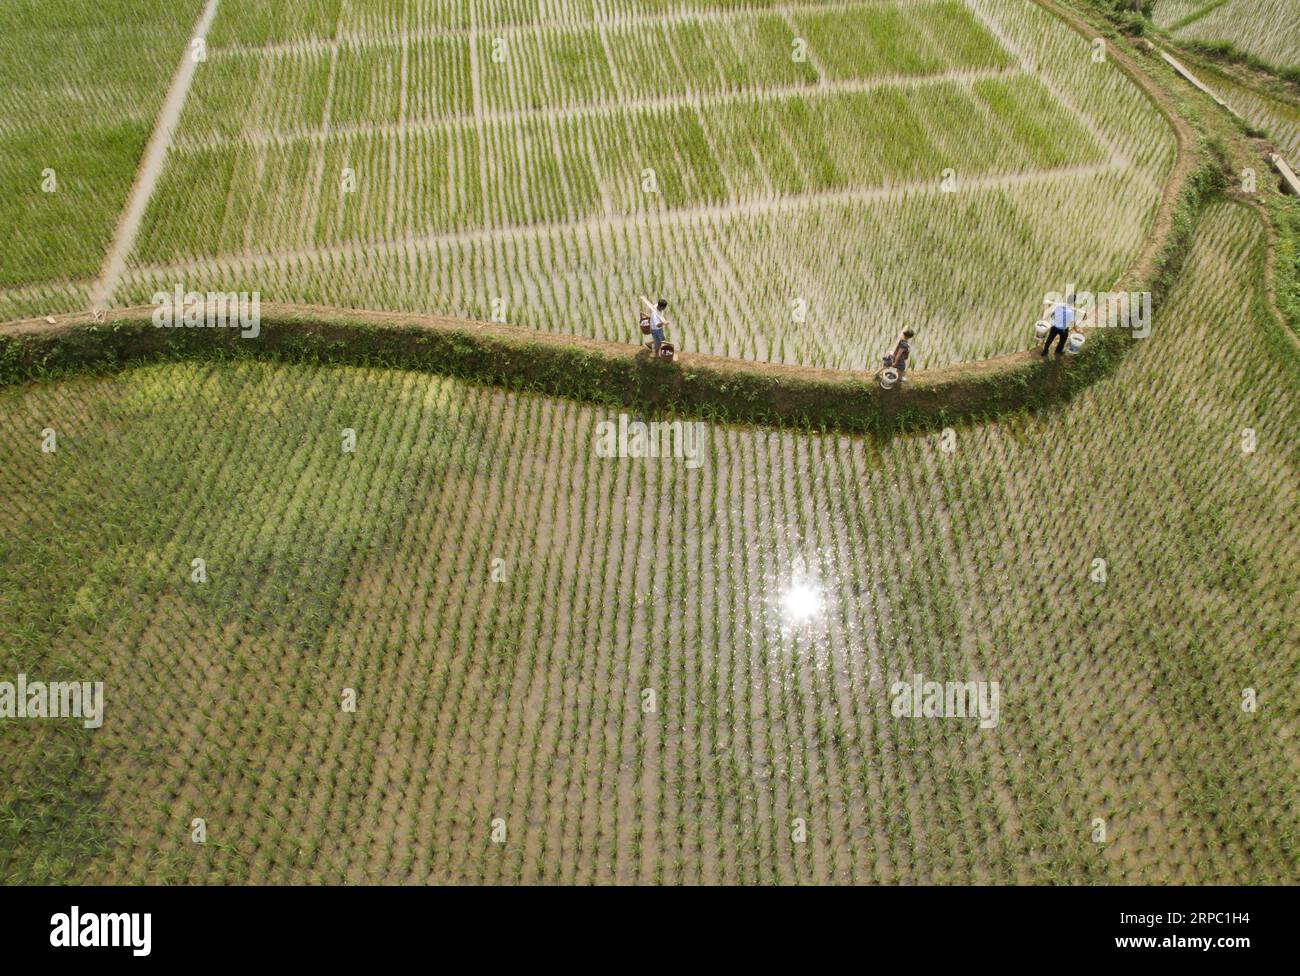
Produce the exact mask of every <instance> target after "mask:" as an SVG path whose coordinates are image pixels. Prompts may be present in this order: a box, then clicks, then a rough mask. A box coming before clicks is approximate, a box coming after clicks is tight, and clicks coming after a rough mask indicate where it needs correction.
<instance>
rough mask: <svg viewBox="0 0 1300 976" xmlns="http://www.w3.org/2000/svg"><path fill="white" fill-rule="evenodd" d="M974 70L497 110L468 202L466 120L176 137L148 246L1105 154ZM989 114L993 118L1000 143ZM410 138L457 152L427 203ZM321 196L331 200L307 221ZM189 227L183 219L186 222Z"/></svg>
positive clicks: (427, 228) (569, 210) (846, 182)
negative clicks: (791, 89)
mask: <svg viewBox="0 0 1300 976" xmlns="http://www.w3.org/2000/svg"><path fill="white" fill-rule="evenodd" d="M980 84H983V85H984V86H985V87H984V89H983V91H986V92H987V97H985V96H984V95H983V94H981V91H982V89H981V88H980V87H979V85H978V84H977V86H976V88H975V89H972V88H970V87H968V86H965V85H960V84H958V83H955V82H942V83H927V84H924V85H918V86H915V87H908V88H902V89H892V88H883V89H877V90H870V91H864V92H845V93H832V94H820V93H817V94H809V95H807V96H799V97H790V98H785V99H762V98H759V99H753V100H750V99H745V98H742V99H739V100H733V101H727V102H723V103H719V104H712V105H706V106H704V107H703V108H701V109H698V110H697V109H694V108H690V107H686V106H682V107H669V106H663V107H657V106H651V107H648V108H644V109H639V110H631V111H608V112H601V113H598V114H595V115H584V116H575V117H559V118H555V119H552V118H548V117H545V116H536V117H532V118H523V119H518V120H512V121H499V122H492V123H488V124H487V125H486V126H484V127H483V129H482V133H483V139H484V158H485V160H486V167H487V168H486V171H485V174H484V176H485V183H484V186H486V189H487V194H488V196H487V198H486V200H482V199H480V200H478V201H477V203H478V204H479V206H475V205H474V204H473V203H472V201H474V198H475V197H481V196H482V189H481V187H480V186H479V185H478V184H477V183H476V182H475V181H474V180H475V178H476V177H477V173H476V171H475V170H474V169H473V168H472V167H471V166H467V165H465V163H466V161H470V160H472V157H473V155H474V152H475V143H474V136H475V132H476V131H477V130H476V129H475V128H474V127H472V126H470V125H469V124H462V123H453V124H450V125H445V126H438V127H433V128H429V129H421V130H416V133H415V134H413V135H411V137H410V138H407V137H405V136H404V135H403V134H402V133H357V134H353V135H348V136H335V137H330V138H329V139H326V140H319V139H297V140H288V141H284V142H279V141H277V142H272V143H269V144H261V145H257V146H251V145H242V146H241V144H239V143H235V144H230V145H226V146H224V147H220V148H211V149H199V150H180V151H176V152H173V153H172V154H171V162H170V163H169V168H168V170H167V172H166V176H165V178H164V180H163V183H162V185H161V186H160V187H159V190H158V193H157V195H156V196H155V198H154V202H153V205H152V206H151V208H150V211H149V214H148V215H147V219H146V228H145V231H144V232H143V233H142V236H141V243H140V246H139V248H138V251H137V256H138V260H140V261H142V262H145V263H162V262H167V261H169V260H180V259H190V258H194V257H198V256H202V255H204V254H207V255H212V256H216V255H219V254H238V253H242V252H243V251H244V250H245V249H244V248H240V247H234V248H233V249H231V247H230V246H231V245H232V244H234V243H235V241H234V240H233V239H232V237H231V236H230V234H228V233H220V234H215V235H214V234H212V232H211V229H212V228H215V227H221V226H236V225H238V226H242V227H243V228H244V229H245V231H248V233H246V234H245V235H244V236H245V237H247V238H248V240H249V242H250V246H251V243H252V242H253V241H256V242H257V247H258V249H261V250H267V251H275V250H284V249H293V248H300V247H306V246H313V245H314V246H330V245H334V244H338V243H341V242H344V241H380V240H382V239H384V237H385V235H386V234H388V233H392V232H394V231H395V232H397V233H399V234H402V235H409V234H415V233H438V232H448V231H453V230H472V229H474V228H476V227H515V226H518V227H524V226H528V225H532V224H538V223H555V222H563V221H571V220H578V219H582V218H585V217H593V216H599V215H602V214H603V215H607V216H609V215H627V214H635V213H650V212H659V211H664V210H672V209H677V208H683V207H704V206H718V205H724V204H725V205H737V204H740V203H742V202H743V201H747V200H753V199H763V198H769V197H771V196H773V195H774V194H775V195H800V194H817V193H831V192H852V191H863V190H868V189H871V188H874V187H883V186H886V185H892V184H898V183H912V182H921V183H931V184H934V183H937V182H938V181H939V180H940V179H941V178H942V177H943V176H944V174H945V171H946V170H952V171H954V172H957V173H958V176H959V177H960V178H974V177H980V176H984V175H987V174H989V173H999V172H1000V173H1016V172H1022V171H1025V170H1030V169H1037V168H1048V167H1058V166H1062V165H1065V164H1067V163H1070V164H1075V165H1085V164H1094V163H1100V162H1101V161H1102V160H1103V159H1104V158H1105V153H1104V151H1103V150H1102V148H1101V147H1100V146H1099V145H1097V143H1096V142H1095V140H1093V138H1092V137H1091V136H1090V135H1089V134H1088V133H1087V131H1086V130H1085V129H1083V128H1082V126H1080V125H1079V124H1078V123H1077V122H1074V121H1073V120H1072V119H1068V118H1064V119H1063V118H1062V115H1061V112H1060V111H1059V108H1058V107H1057V106H1056V104H1055V103H1054V102H1053V101H1052V99H1051V98H1050V97H1049V96H1048V95H1047V93H1046V92H1045V91H1044V90H1043V89H1042V87H1041V85H1039V83H1038V82H1037V81H1036V80H1034V79H1033V78H1030V77H1028V76H1023V75H1022V76H1015V77H1008V78H1007V79H1005V80H1001V79H1000V80H997V81H987V82H984V83H980ZM990 131H994V132H997V133H998V134H999V138H998V139H997V140H996V141H995V142H992V143H990V142H989V141H988V133H989V132H990ZM417 145H422V146H423V147H424V148H425V149H426V150H427V151H441V152H444V153H454V154H455V157H456V159H457V160H458V161H459V162H457V163H456V164H455V165H450V164H449V165H448V166H447V168H446V172H447V173H448V181H447V182H438V183H436V184H434V185H431V186H429V187H427V188H426V189H425V190H423V191H422V192H423V202H425V203H427V204H429V205H428V206H408V205H407V202H406V201H403V200H402V199H401V197H402V195H403V194H404V193H405V192H409V190H410V189H411V188H412V187H413V186H416V185H417V184H416V183H415V182H414V181H413V180H412V179H411V178H410V175H409V174H410V172H411V170H412V168H413V167H427V166H428V165H429V160H427V159H423V158H421V157H420V156H419V154H418V152H417V150H416V149H415V147H416V146H417ZM438 147H441V149H438ZM236 158H238V159H240V160H242V163H241V164H240V165H239V166H237V167H236V169H237V171H239V172H247V173H248V174H249V179H250V181H252V180H258V179H260V180H261V182H262V184H263V185H261V186H256V185H254V183H253V182H248V183H235V184H230V183H227V182H226V180H225V178H224V176H223V175H222V174H224V173H226V172H227V171H228V170H229V169H230V168H231V167H232V166H234V165H235V163H234V161H235V160H236ZM250 167H251V168H250ZM345 169H348V170H351V171H352V173H353V177H354V178H353V181H352V182H353V188H352V189H351V190H341V189H340V188H341V187H342V186H343V185H344V182H345V181H346V180H347V175H346V174H345V172H344V170H345ZM223 187H224V188H225V189H223ZM268 187H273V188H274V189H268ZM248 193H253V194H255V196H256V199H255V200H254V201H250V200H249V198H248V196H247V194H248ZM314 203H317V204H319V206H320V207H321V210H322V217H321V219H319V220H316V221H315V222H314V224H313V222H312V219H311V213H312V207H313V204H314ZM393 208H400V211H398V212H394V209H393ZM235 214H238V215H239V218H238V219H234V217H233V215H235ZM475 220H477V223H475ZM247 221H251V224H250V223H248V222H247ZM180 228H187V229H188V230H187V232H186V235H185V236H184V237H181V236H178V235H177V231H178V229H180ZM205 228H206V229H205ZM237 236H238V235H236V237H237Z"/></svg>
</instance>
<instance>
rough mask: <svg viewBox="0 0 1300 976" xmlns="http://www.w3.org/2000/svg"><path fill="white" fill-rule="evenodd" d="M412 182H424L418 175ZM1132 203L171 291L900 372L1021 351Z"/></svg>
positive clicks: (1096, 264) (761, 223)
mask: <svg viewBox="0 0 1300 976" xmlns="http://www.w3.org/2000/svg"><path fill="white" fill-rule="evenodd" d="M435 156H436V154H434V153H429V154H427V156H426V157H425V158H426V159H427V160H429V161H430V162H431V163H432V162H433V161H434V157H435ZM474 158H475V157H474V156H473V154H470V155H469V156H467V157H466V159H465V163H466V164H467V165H473V162H474ZM413 178H415V179H418V180H424V181H430V182H432V177H431V175H430V174H427V173H426V174H424V175H421V176H419V177H418V178H416V177H413ZM444 178H445V179H448V180H450V179H452V177H451V176H450V175H449V176H447V177H444ZM469 182H471V183H472V182H473V180H472V179H470V180H469ZM1147 197H1148V194H1147V190H1146V188H1145V187H1143V186H1141V185H1140V184H1138V183H1137V182H1136V181H1135V180H1134V179H1133V178H1132V177H1131V175H1127V174H1123V173H1106V174H1103V175H1101V176H1088V175H1080V176H1073V177H1070V178H1068V179H1061V180H1059V181H1052V182H1044V183H1027V184H1024V185H1020V186H1014V187H1008V188H998V187H989V188H983V189H974V188H971V189H966V190H962V191H959V192H958V193H957V194H942V193H937V192H926V193H921V192H917V191H905V190H897V191H892V192H891V193H890V194H889V195H888V196H887V197H885V198H882V199H880V200H872V201H863V202H852V203H843V204H835V205H818V206H807V207H802V206H801V207H793V208H789V209H779V210H776V211H774V212H770V213H763V214H733V215H727V216H721V215H718V216H707V217H699V218H696V219H693V220H690V221H688V222H682V221H679V220H673V219H660V218H657V217H655V216H648V217H647V218H646V219H645V221H644V222H643V223H639V224H636V225H632V224H624V225H612V226H609V227H603V228H599V229H586V228H582V227H573V228H563V229H554V230H547V231H545V232H540V233H537V234H517V233H514V234H510V235H508V236H501V237H497V238H495V239H490V240H469V241H464V242H455V241H444V242H437V243H433V244H419V245H412V246H410V247H400V248H395V249H393V250H391V251H387V252H384V253H368V254H364V255H363V254H340V255H321V256H318V257H303V258H294V259H288V260H286V261H284V262H274V263H266V262H259V263H252V262H249V263H247V264H245V263H244V262H241V261H239V260H237V259H236V260H231V261H229V262H223V263H222V265H221V266H219V267H214V268H211V269H207V270H204V269H201V268H200V269H195V270H187V271H186V272H185V279H186V281H187V282H193V283H194V287H203V288H209V287H211V288H217V287H223V288H227V289H229V288H235V286H236V285H238V286H239V288H238V289H236V290H247V291H253V290H257V291H259V292H260V293H261V295H262V296H263V297H264V298H265V299H267V300H272V299H276V300H284V301H296V302H308V303H318V304H332V305H340V306H346V307H359V308H385V309H394V310H400V311H418V312H434V313H439V314H446V315H452V316H461V317H466V318H470V319H478V320H491V319H494V318H499V317H501V316H502V315H504V317H505V318H506V320H507V321H508V322H510V323H512V324H516V325H520V326H525V327H529V328H534V329H539V330H543V331H550V332H556V333H560V334H569V335H580V336H590V337H593V338H600V339H607V340H612V341H615V342H625V341H634V340H635V335H634V323H633V319H632V311H633V308H632V306H633V304H634V300H635V296H636V295H638V294H643V293H645V292H646V291H647V289H649V290H650V291H652V292H659V293H662V294H665V295H667V296H669V297H670V298H671V300H672V301H673V303H674V307H675V308H676V309H677V313H676V317H675V321H676V323H677V325H676V331H675V336H676V338H677V339H678V340H679V341H680V342H681V343H682V348H683V349H685V350H686V351H687V352H688V353H689V352H700V353H711V354H716V355H724V356H732V357H737V358H743V359H757V360H774V361H778V362H788V363H800V364H804V365H813V366H824V367H828V368H845V369H862V368H869V367H873V366H874V365H875V363H876V362H877V359H876V357H877V356H879V355H880V354H881V351H882V350H883V349H884V348H885V347H886V346H887V345H888V343H889V342H890V341H891V340H892V339H893V337H894V335H895V334H896V333H897V330H898V329H899V328H900V327H901V326H902V325H904V324H906V325H908V326H910V327H912V328H914V329H915V330H916V331H917V332H918V336H919V338H918V341H917V342H916V343H915V345H914V348H915V350H916V357H917V365H918V366H921V367H924V366H938V365H945V364H948V363H953V362H961V361H968V360H972V359H982V358H985V357H987V356H991V355H997V354H1000V353H1006V352H1013V351H1017V350H1020V349H1023V348H1026V347H1027V346H1028V345H1029V344H1030V343H1031V342H1032V331H1031V326H1032V323H1033V322H1034V321H1035V319H1036V318H1037V317H1038V316H1039V315H1040V314H1041V311H1042V299H1043V296H1044V295H1045V294H1046V293H1047V292H1049V291H1063V290H1065V289H1066V288H1068V287H1069V285H1070V284H1071V283H1081V284H1083V283H1086V285H1087V286H1088V288H1089V290H1093V291H1102V290H1106V289H1108V288H1109V287H1110V286H1112V285H1113V284H1114V283H1115V281H1116V280H1117V279H1118V277H1119V276H1120V274H1121V273H1122V272H1123V269H1124V268H1125V267H1126V266H1127V264H1128V263H1129V262H1130V261H1131V260H1132V258H1133V255H1134V254H1135V253H1136V252H1137V249H1138V248H1139V247H1140V245H1141V241H1142V239H1143V235H1144V234H1145V233H1146V231H1147V229H1148V227H1149V223H1150V221H1151V219H1152V217H1153V209H1152V207H1151V204H1150V201H1149V200H1148V198H1147ZM401 199H403V200H406V199H408V198H407V197H406V195H405V194H403V195H401ZM412 219H413V218H411V217H408V216H406V215H403V216H402V217H401V220H402V222H403V223H409V222H410V221H411V220H412ZM1061 226H1069V227H1070V228H1071V229H1072V232H1071V233H1069V234H1062V233H1059V228H1060V227H1061ZM862 227H870V228H871V233H870V234H869V235H867V236H865V237H864V236H863V235H862V232H861V228H862ZM1062 268H1067V269H1070V274H1069V277H1070V280H1069V281H1067V280H1063V279H1062V275H1063V272H1062V271H1061V269H1062ZM174 277H175V275H174V273H171V272H167V271H165V270H164V271H150V272H145V273H139V274H138V275H137V277H136V278H135V279H134V280H133V281H132V282H131V283H130V284H129V286H128V287H127V288H126V289H125V290H124V291H123V292H122V293H121V294H119V296H118V299H117V300H118V301H120V302H123V303H137V302H147V301H148V300H149V297H150V295H151V294H152V293H153V292H154V291H155V290H157V289H159V288H170V287H171V285H172V283H173V279H174ZM498 300H499V301H500V302H504V309H503V308H502V307H501V306H500V305H499V304H498ZM620 310H622V311H621V312H620Z"/></svg>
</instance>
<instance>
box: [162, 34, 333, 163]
mask: <svg viewBox="0 0 1300 976" xmlns="http://www.w3.org/2000/svg"><path fill="white" fill-rule="evenodd" d="M330 60H331V58H330V55H329V54H328V53H326V52H324V51H291V52H281V53H275V54H270V55H266V54H259V53H252V52H244V51H238V52H223V53H220V54H218V53H215V52H214V53H213V55H212V57H210V58H209V59H208V60H207V61H206V62H203V63H202V64H201V65H200V67H199V70H198V71H197V72H196V73H195V77H194V83H193V85H192V86H191V88H190V91H189V93H188V95H187V96H186V98H185V110H184V112H183V113H182V115H181V122H180V125H179V126H178V127H177V142H178V143H180V144H182V145H184V144H185V143H186V142H188V141H193V140H204V139H211V138H214V137H221V138H227V139H233V138H237V137H238V136H240V135H241V134H244V133H247V132H272V133H284V132H291V131H294V130H296V129H314V128H319V127H320V126H321V125H322V124H323V123H324V120H325V107H326V105H325V103H326V99H327V98H328V94H329V75H330Z"/></svg>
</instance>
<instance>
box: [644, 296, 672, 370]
mask: <svg viewBox="0 0 1300 976" xmlns="http://www.w3.org/2000/svg"><path fill="white" fill-rule="evenodd" d="M641 301H643V302H644V303H645V305H646V308H648V309H649V312H648V313H647V312H642V313H641V325H642V332H643V333H648V334H649V336H650V340H651V343H652V346H653V352H654V355H655V357H656V358H658V356H659V351H660V350H661V349H662V348H663V345H664V340H665V330H666V329H667V328H668V319H667V318H665V317H664V312H666V311H667V310H668V299H666V298H661V299H659V301H658V302H656V303H655V304H653V305H651V304H650V299H648V298H646V297H645V296H644V295H642V296H641ZM647 326H648V329H647Z"/></svg>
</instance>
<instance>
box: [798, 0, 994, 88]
mask: <svg viewBox="0 0 1300 976" xmlns="http://www.w3.org/2000/svg"><path fill="white" fill-rule="evenodd" d="M793 23H794V24H795V26H796V27H797V29H798V31H799V36H800V37H801V38H803V39H804V40H805V41H807V44H808V49H809V51H810V52H811V54H812V55H813V56H814V57H816V59H817V63H818V64H819V65H821V66H822V67H823V68H824V69H825V71H826V74H827V77H828V78H830V79H833V80H844V79H849V78H879V77H889V76H896V75H930V74H937V73H939V72H940V71H951V70H955V69H966V70H969V69H980V68H983V69H994V68H998V69H1002V68H1008V67H1011V66H1012V64H1013V59H1012V57H1011V55H1010V54H1009V53H1008V52H1007V51H1006V50H1004V49H1003V48H1002V46H1001V45H1000V44H999V43H998V42H997V40H996V39H995V38H994V37H993V35H992V34H990V33H989V31H988V30H987V29H986V28H985V27H984V26H983V25H982V24H980V23H979V22H978V21H977V20H976V19H975V18H974V17H973V16H972V15H971V13H970V11H969V10H968V9H967V8H966V7H965V6H964V5H963V4H961V3H958V2H956V0H941V2H937V3H909V4H905V5H896V4H868V5H865V6H859V7H850V8H847V9H842V10H823V11H818V12H805V13H798V14H796V15H795V16H794V17H793Z"/></svg>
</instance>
